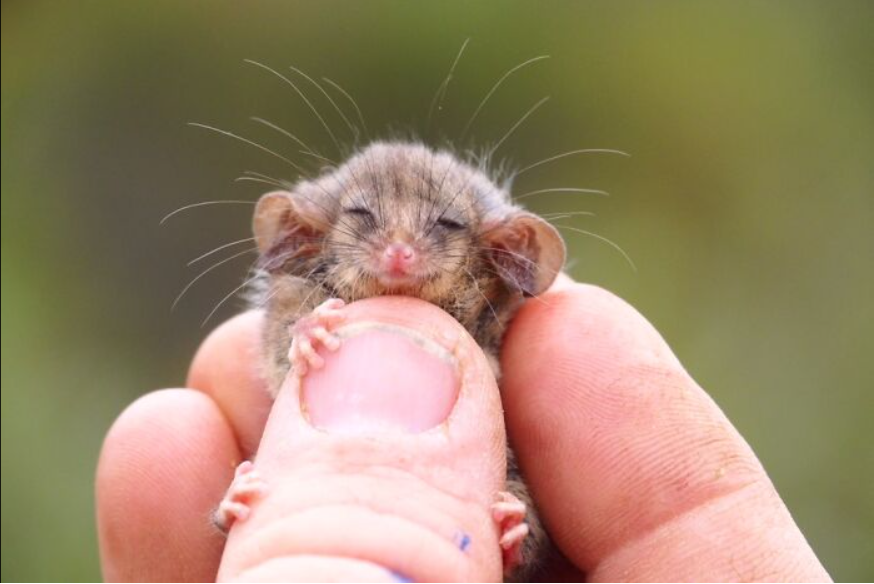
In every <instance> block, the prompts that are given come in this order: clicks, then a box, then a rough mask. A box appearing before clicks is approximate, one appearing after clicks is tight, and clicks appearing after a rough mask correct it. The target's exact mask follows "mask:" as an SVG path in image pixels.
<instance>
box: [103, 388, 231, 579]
mask: <svg viewBox="0 0 874 584" xmlns="http://www.w3.org/2000/svg"><path fill="white" fill-rule="evenodd" d="M238 458H239V452H238V450H237V447H236V442H235V440H234V438H233V434H232V432H231V431H230V428H229V427H228V425H227V422H226V421H225V419H224V417H223V416H222V414H221V412H220V411H219V409H218V408H217V407H216V405H215V404H214V403H213V402H212V400H210V399H209V397H208V396H206V395H204V394H202V393H199V392H195V391H190V390H183V389H170V390H162V391H157V392H154V393H150V394H147V395H145V396H143V397H141V398H139V399H138V400H137V401H135V402H134V403H133V404H131V405H130V406H128V408H127V409H126V410H125V411H124V412H123V413H122V414H121V415H120V416H119V417H118V419H117V420H116V422H115V423H114V424H113V426H112V428H111V429H110V431H109V432H108V434H107V436H106V439H105V440H104V444H103V448H102V451H101V455H100V460H99V463H98V468H97V475H96V502H97V526H98V539H99V544H100V551H101V564H102V567H103V574H104V578H105V579H106V580H110V581H114V580H140V581H159V580H170V581H173V580H178V581H187V580H195V581H206V580H207V579H212V578H214V577H215V574H216V571H217V568H218V562H219V558H220V555H221V549H222V546H223V540H222V538H221V537H220V536H218V534H217V532H216V531H215V530H214V529H213V528H211V526H210V525H209V521H208V517H209V512H210V510H211V509H212V508H213V507H214V506H215V504H216V503H217V502H218V501H219V500H220V498H221V493H222V492H223V490H224V488H225V487H226V486H227V483H228V482H229V481H230V477H231V475H232V472H233V464H234V463H235V462H236V461H237V459H238Z"/></svg>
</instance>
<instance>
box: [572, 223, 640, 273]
mask: <svg viewBox="0 0 874 584" xmlns="http://www.w3.org/2000/svg"><path fill="white" fill-rule="evenodd" d="M555 227H556V229H569V230H570V231H574V232H576V233H580V234H582V235H588V236H589V237H593V238H595V239H597V240H599V241H602V242H604V243H606V244H607V245H609V246H610V247H612V248H613V249H615V250H616V251H618V252H619V253H620V254H622V257H624V258H625V261H627V262H628V265H630V266H631V269H632V270H634V271H635V272H637V266H636V265H634V262H633V261H632V260H631V257H630V256H629V255H628V254H627V253H625V250H624V249H622V248H621V247H620V246H619V244H618V243H616V242H614V241H612V240H610V239H607V238H606V237H604V236H603V235H598V234H597V233H592V232H591V231H586V230H585V229H580V228H578V227H571V226H570V225H556V226H555Z"/></svg>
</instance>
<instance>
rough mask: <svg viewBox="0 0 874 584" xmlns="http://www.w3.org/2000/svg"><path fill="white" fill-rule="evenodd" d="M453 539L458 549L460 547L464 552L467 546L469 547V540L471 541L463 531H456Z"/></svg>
mask: <svg viewBox="0 0 874 584" xmlns="http://www.w3.org/2000/svg"><path fill="white" fill-rule="evenodd" d="M455 541H456V543H457V544H458V549H460V550H461V551H463V552H466V551H467V548H469V547H470V542H471V539H470V536H469V535H467V534H466V533H464V532H463V531H459V532H458V534H457V535H456V536H455Z"/></svg>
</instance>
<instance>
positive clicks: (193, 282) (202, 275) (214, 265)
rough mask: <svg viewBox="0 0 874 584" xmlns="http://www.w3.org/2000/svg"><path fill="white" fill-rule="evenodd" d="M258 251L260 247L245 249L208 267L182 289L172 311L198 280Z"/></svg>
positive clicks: (171, 307) (171, 308)
mask: <svg viewBox="0 0 874 584" xmlns="http://www.w3.org/2000/svg"><path fill="white" fill-rule="evenodd" d="M257 249H258V246H254V247H251V248H248V249H244V250H243V251H241V252H238V253H235V254H234V255H232V256H230V257H226V258H225V259H223V260H219V261H218V262H216V263H214V264H213V265H211V266H210V267H208V268H206V269H205V270H203V271H202V272H200V273H199V274H198V275H197V276H195V277H194V279H193V280H191V281H190V282H189V283H188V285H186V286H185V288H183V289H182V292H180V293H179V296H177V297H176V300H174V301H173V304H172V305H171V306H170V310H171V311H172V310H173V309H175V308H176V305H177V304H179V301H180V300H182V297H183V296H185V293H186V292H188V291H189V290H190V289H191V287H192V286H194V284H195V283H197V281H198V280H200V279H201V278H203V277H204V276H206V275H207V274H208V273H210V272H211V271H213V270H214V269H216V268H218V267H219V266H222V265H224V264H226V263H228V262H229V261H231V260H234V259H237V258H238V257H241V256H244V255H246V254H247V253H252V252H253V251H257Z"/></svg>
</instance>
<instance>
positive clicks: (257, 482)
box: [213, 460, 267, 533]
mask: <svg viewBox="0 0 874 584" xmlns="http://www.w3.org/2000/svg"><path fill="white" fill-rule="evenodd" d="M266 491H267V483H265V482H264V480H263V479H262V478H261V475H259V474H258V471H256V470H255V465H254V464H252V462H251V461H248V460H245V461H243V462H241V463H240V465H239V466H238V467H237V470H236V471H234V480H233V481H232V482H231V486H230V487H228V492H227V493H225V496H224V498H223V499H222V501H221V503H219V506H218V508H217V509H216V510H215V513H213V523H215V525H216V527H218V528H219V529H220V530H221V531H223V532H225V533H227V531H228V530H229V529H230V528H231V525H233V523H234V521H243V520H245V519H246V518H247V517H248V516H249V511H250V507H249V503H250V502H251V501H252V499H254V498H256V497H259V496H261V495H263V494H264V493H265V492H266Z"/></svg>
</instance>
